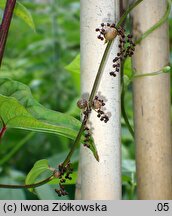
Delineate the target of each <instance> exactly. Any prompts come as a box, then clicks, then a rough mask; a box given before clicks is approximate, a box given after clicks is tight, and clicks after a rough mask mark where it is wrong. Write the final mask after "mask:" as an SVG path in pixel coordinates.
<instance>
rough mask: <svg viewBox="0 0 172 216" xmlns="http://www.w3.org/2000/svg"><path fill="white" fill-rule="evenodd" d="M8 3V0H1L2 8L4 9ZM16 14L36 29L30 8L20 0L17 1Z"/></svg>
mask: <svg viewBox="0 0 172 216" xmlns="http://www.w3.org/2000/svg"><path fill="white" fill-rule="evenodd" d="M5 4H6V0H1V1H0V8H2V9H4V8H5ZM14 14H15V15H16V16H18V17H20V18H21V19H22V20H24V22H25V23H27V24H28V26H30V27H31V28H32V29H33V30H34V31H35V24H34V22H33V19H32V15H31V13H30V12H29V10H28V9H27V8H26V7H25V6H24V5H22V4H21V3H20V2H18V1H17V2H16V6H15V9H14Z"/></svg>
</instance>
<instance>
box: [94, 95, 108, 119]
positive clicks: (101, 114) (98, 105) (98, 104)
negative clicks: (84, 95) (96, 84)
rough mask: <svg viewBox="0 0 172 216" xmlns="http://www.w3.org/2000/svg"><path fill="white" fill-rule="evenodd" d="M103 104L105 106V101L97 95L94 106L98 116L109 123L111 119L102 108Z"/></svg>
mask: <svg viewBox="0 0 172 216" xmlns="http://www.w3.org/2000/svg"><path fill="white" fill-rule="evenodd" d="M103 106H105V103H104V101H103V100H101V99H99V98H98V96H95V98H94V100H93V104H92V108H93V109H94V110H95V111H96V112H97V117H98V118H100V121H104V122H105V123H107V122H108V121H109V117H108V116H107V115H106V114H105V113H104V111H103V110H101V108H102V107H103Z"/></svg>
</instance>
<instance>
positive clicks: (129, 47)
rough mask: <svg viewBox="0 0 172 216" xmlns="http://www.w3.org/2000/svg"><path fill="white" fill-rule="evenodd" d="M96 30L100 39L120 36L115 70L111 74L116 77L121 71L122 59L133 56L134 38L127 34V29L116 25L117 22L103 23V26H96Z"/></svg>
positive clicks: (111, 38)
mask: <svg viewBox="0 0 172 216" xmlns="http://www.w3.org/2000/svg"><path fill="white" fill-rule="evenodd" d="M96 32H99V35H98V39H100V40H104V39H105V40H106V41H109V40H113V39H114V38H116V36H117V35H118V36H119V45H118V47H119V49H120V51H119V52H118V53H117V56H116V57H115V58H114V59H113V65H112V67H113V71H111V72H110V73H109V74H110V75H111V76H114V77H116V74H117V73H118V72H119V71H120V64H121V61H122V60H124V59H125V58H127V57H131V56H132V55H133V54H134V50H135V44H134V42H133V40H132V38H133V36H132V35H131V34H128V35H127V34H126V33H125V29H123V28H122V27H118V28H117V27H116V25H115V23H112V24H110V23H102V24H101V28H96Z"/></svg>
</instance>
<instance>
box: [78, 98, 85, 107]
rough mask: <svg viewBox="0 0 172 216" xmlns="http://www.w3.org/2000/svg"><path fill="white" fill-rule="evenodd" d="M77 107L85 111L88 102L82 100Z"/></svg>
mask: <svg viewBox="0 0 172 216" xmlns="http://www.w3.org/2000/svg"><path fill="white" fill-rule="evenodd" d="M77 106H78V107H79V108H80V109H85V108H86V107H87V100H86V99H83V98H81V99H80V100H79V101H78V102H77Z"/></svg>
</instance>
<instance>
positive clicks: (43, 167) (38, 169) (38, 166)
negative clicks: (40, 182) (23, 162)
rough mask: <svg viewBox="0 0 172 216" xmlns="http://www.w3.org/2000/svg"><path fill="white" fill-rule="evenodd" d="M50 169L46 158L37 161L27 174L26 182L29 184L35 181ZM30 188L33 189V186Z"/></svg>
mask: <svg viewBox="0 0 172 216" xmlns="http://www.w3.org/2000/svg"><path fill="white" fill-rule="evenodd" d="M48 170H49V166H48V161H47V160H46V159H42V160H39V161H37V162H36V163H35V164H34V166H33V167H32V169H31V170H30V172H29V173H28V174H27V177H26V180H25V184H26V185H28V184H33V183H35V182H36V180H37V179H38V177H40V175H41V174H43V173H45V172H46V171H48ZM29 190H30V191H32V190H33V189H32V188H31V189H29Z"/></svg>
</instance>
